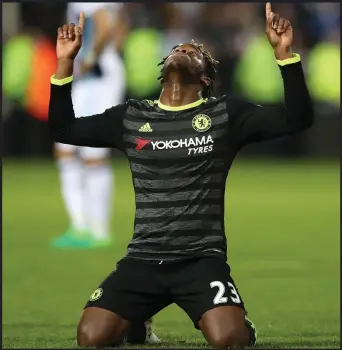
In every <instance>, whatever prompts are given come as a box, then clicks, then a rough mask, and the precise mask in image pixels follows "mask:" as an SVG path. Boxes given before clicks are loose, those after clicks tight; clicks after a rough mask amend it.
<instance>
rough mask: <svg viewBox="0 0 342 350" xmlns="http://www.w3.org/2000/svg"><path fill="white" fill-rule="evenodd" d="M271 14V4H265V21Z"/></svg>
mask: <svg viewBox="0 0 342 350" xmlns="http://www.w3.org/2000/svg"><path fill="white" fill-rule="evenodd" d="M271 13H272V8H271V3H270V2H267V3H266V19H267V18H268V17H270V15H271Z"/></svg>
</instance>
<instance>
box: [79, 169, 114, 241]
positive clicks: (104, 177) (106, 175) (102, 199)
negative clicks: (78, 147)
mask: <svg viewBox="0 0 342 350" xmlns="http://www.w3.org/2000/svg"><path fill="white" fill-rule="evenodd" d="M112 180H113V179H112V171H111V168H110V166H109V164H100V165H98V164H97V165H85V184H86V187H85V193H86V199H85V200H86V202H85V203H86V207H87V217H88V222H89V228H90V230H91V232H92V234H93V235H94V237H95V238H99V239H101V238H102V239H104V238H109V214H110V209H111V198H112Z"/></svg>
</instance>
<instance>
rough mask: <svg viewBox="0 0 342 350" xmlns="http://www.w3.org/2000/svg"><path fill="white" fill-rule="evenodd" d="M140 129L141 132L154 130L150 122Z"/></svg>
mask: <svg viewBox="0 0 342 350" xmlns="http://www.w3.org/2000/svg"><path fill="white" fill-rule="evenodd" d="M139 131H140V132H152V131H153V130H152V128H151V126H150V123H146V124H144V125H143V126H142V127H141V128H140V129H139Z"/></svg>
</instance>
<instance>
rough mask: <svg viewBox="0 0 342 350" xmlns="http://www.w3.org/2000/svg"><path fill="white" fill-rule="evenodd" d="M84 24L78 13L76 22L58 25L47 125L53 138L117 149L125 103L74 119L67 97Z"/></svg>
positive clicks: (73, 143) (119, 141)
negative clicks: (54, 68) (55, 66)
mask: <svg viewBox="0 0 342 350" xmlns="http://www.w3.org/2000/svg"><path fill="white" fill-rule="evenodd" d="M84 25H85V17H84V13H82V12H81V14H80V19H79V23H78V25H75V24H73V23H71V24H65V25H63V27H60V28H58V37H57V45H56V53H57V59H58V66H57V70H56V74H55V75H54V76H52V78H51V94H50V104H49V124H50V128H51V131H52V135H53V138H54V141H57V142H60V143H66V144H72V145H78V146H88V147H116V148H119V149H121V148H122V145H121V144H122V142H121V130H122V118H123V115H124V114H125V112H126V105H125V104H123V105H118V106H115V107H112V108H110V109H108V110H106V111H105V112H104V113H102V114H97V115H94V116H89V117H86V118H75V113H74V109H73V105H72V99H71V86H72V74H73V66H74V59H75V57H76V55H77V53H78V52H79V50H80V48H81V46H82V33H83V29H84ZM114 83H115V82H113V84H114Z"/></svg>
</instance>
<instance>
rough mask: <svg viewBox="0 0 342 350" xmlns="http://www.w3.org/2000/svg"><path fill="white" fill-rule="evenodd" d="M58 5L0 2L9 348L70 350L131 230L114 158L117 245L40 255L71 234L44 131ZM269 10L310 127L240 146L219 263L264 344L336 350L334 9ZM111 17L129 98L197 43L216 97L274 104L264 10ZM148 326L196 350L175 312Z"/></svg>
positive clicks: (209, 6) (220, 8)
mask: <svg viewBox="0 0 342 350" xmlns="http://www.w3.org/2000/svg"><path fill="white" fill-rule="evenodd" d="M66 8H67V3H64V2H53V1H51V2H50V1H49V2H23V3H14V2H12V3H3V4H2V25H3V66H2V72H3V86H2V153H3V165H4V166H3V262H4V264H3V272H4V274H3V288H4V289H3V290H4V299H3V300H4V304H3V327H4V331H3V346H6V347H23V346H26V347H27V346H31V347H46V346H51V344H53V346H56V347H61V346H62V347H68V346H72V345H73V344H74V343H73V334H74V327H75V325H76V323H77V319H78V316H79V313H80V310H81V308H82V306H83V304H84V303H85V301H86V300H87V298H88V297H89V295H90V294H91V292H92V291H93V289H95V287H96V286H97V284H98V283H99V282H100V281H101V279H102V278H103V277H104V276H106V274H107V273H108V272H109V271H110V270H111V269H112V268H113V267H114V263H115V261H116V260H118V259H119V258H120V257H121V256H122V255H123V254H124V251H125V248H126V246H127V243H128V241H129V239H130V237H131V234H132V227H133V215H134V201H133V198H134V197H133V191H132V185H131V179H130V174H129V168H128V164H127V161H126V160H125V159H124V158H123V156H122V155H121V154H120V153H118V152H115V151H114V152H113V158H112V159H113V169H114V173H115V182H116V183H117V184H119V186H118V187H116V189H115V204H114V206H113V215H112V226H113V235H114V240H115V244H114V247H113V248H112V249H110V250H108V251H103V252H96V251H91V252H73V253H71V252H57V251H52V250H50V249H49V247H48V241H49V239H50V238H51V237H53V236H55V235H56V234H58V233H61V231H63V230H64V229H65V227H66V226H67V224H68V222H67V216H66V213H65V211H64V207H63V203H62V199H61V195H60V189H59V180H58V173H57V169H56V167H55V165H54V161H53V151H52V149H53V147H52V144H53V143H52V139H51V137H50V134H49V130H48V126H47V123H46V119H47V106H48V99H49V78H50V76H51V75H52V74H53V73H54V71H55V67H56V57H55V40H56V29H57V27H58V26H59V25H60V24H62V23H64V22H65V21H66ZM272 9H273V11H274V12H278V13H280V14H281V16H283V17H285V18H288V19H289V20H290V21H291V23H292V25H293V28H294V38H295V42H294V45H293V50H294V52H298V53H300V54H301V57H302V61H303V67H304V71H305V74H306V78H307V84H308V87H309V90H310V92H311V95H312V98H313V100H314V106H315V114H316V121H315V124H314V126H313V127H312V128H311V129H310V130H308V131H305V132H303V133H300V134H297V135H293V136H290V137H286V138H281V139H278V140H275V141H271V142H265V143H262V144H256V145H250V146H248V147H246V149H245V150H244V151H243V152H242V154H241V155H240V156H239V157H238V159H237V161H236V162H235V163H234V164H235V165H234V167H233V169H232V171H231V175H230V181H229V182H228V187H227V206H226V214H227V220H226V227H227V235H228V237H229V247H230V248H229V249H230V254H229V259H230V261H231V264H232V265H233V266H235V267H234V269H233V271H235V273H234V278H235V280H236V282H237V285H238V286H239V288H240V290H241V291H242V294H243V296H244V299H245V302H246V303H247V304H248V305H250V310H249V312H250V314H251V317H252V318H253V320H255V322H256V323H257V325H259V333H260V334H261V337H262V342H264V344H263V345H264V346H270V347H272V346H274V344H278V343H279V344H283V346H284V347H288V346H291V345H293V346H296V345H298V346H303V345H304V346H305V345H308V346H316V345H317V346H323V347H333V346H337V345H336V344H338V343H339V339H340V336H339V329H340V326H339V324H340V320H339V310H340V307H339V286H340V283H339V248H338V247H339V240H340V238H339V227H340V226H339V192H340V189H339V152H340V4H339V3H329V2H324V3H323V2H322V3H319V2H316V3H303V4H290V3H276V4H274V5H273V8H272ZM120 19H121V26H120V27H119V29H118V30H120V36H119V38H120V39H119V40H117V41H116V42H115V46H116V47H117V49H118V51H119V53H120V56H121V57H122V59H123V62H124V65H125V71H126V85H127V88H126V97H127V98H138V99H143V98H149V99H157V98H158V96H159V92H160V84H159V81H158V80H157V78H158V76H159V70H160V67H157V64H158V63H159V62H160V61H161V59H162V57H164V56H166V55H167V54H168V53H169V51H170V49H171V48H172V47H173V46H175V45H177V44H179V43H181V42H186V41H189V40H191V39H192V38H193V39H195V40H196V41H197V42H200V43H203V44H204V46H205V48H206V49H207V50H209V51H210V52H211V54H212V56H213V57H214V58H215V59H217V60H218V61H220V64H219V70H218V73H219V79H218V84H217V86H216V91H215V94H214V96H215V95H219V94H223V93H224V94H233V95H238V96H240V97H242V98H245V99H247V100H250V101H252V102H256V103H258V104H264V105H277V104H281V103H283V87H282V81H281V77H280V73H279V70H278V68H277V65H276V63H275V61H274V57H273V55H272V51H271V50H270V48H269V45H268V43H267V41H266V38H265V35H264V4H261V3H260V4H258V3H208V2H207V3H160V4H157V3H155V4H153V3H150V4H149V3H144V4H142V3H125V4H122V6H121V8H120ZM146 48H153V49H146ZM142 67H143V69H141V68H142ZM89 103H94V102H92V101H90V102H89ZM275 117H276V116H275ZM246 242H248V244H246ZM258 322H259V323H258ZM156 328H157V330H159V332H160V333H161V334H162V336H163V337H164V339H166V340H167V341H168V342H170V343H169V345H170V346H175V344H174V342H173V340H175V341H185V340H186V341H188V343H181V345H182V346H188V345H189V346H196V345H197V344H200V345H201V344H202V343H201V342H202V340H201V336H200V334H199V333H198V332H196V331H195V330H193V328H192V326H191V323H190V321H189V320H188V319H187V318H186V317H185V316H184V315H183V313H182V312H181V311H180V310H178V309H177V308H172V307H171V308H168V309H167V310H166V311H163V312H162V313H161V314H160V315H159V316H158V317H157V325H156ZM285 329H286V331H285ZM184 339H185V340H184ZM198 342H199V343H198Z"/></svg>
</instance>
